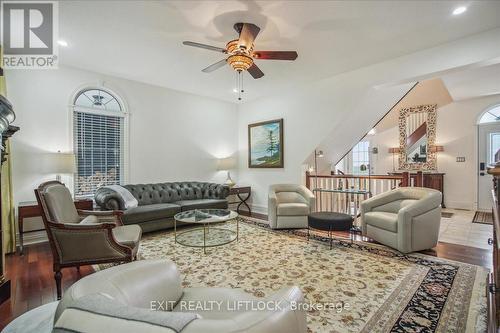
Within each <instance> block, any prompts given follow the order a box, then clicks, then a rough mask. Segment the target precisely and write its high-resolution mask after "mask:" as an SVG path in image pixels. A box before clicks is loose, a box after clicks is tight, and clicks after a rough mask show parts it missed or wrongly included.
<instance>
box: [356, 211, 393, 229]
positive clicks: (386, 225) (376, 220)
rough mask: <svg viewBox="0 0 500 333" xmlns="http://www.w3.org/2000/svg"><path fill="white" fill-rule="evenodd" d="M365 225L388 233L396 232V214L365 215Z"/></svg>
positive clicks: (374, 213)
mask: <svg viewBox="0 0 500 333" xmlns="http://www.w3.org/2000/svg"><path fill="white" fill-rule="evenodd" d="M364 215H365V217H364V218H365V223H366V224H369V225H372V226H374V227H377V228H380V229H384V230H387V231H390V232H398V214H395V213H388V212H368V213H365V214H364Z"/></svg>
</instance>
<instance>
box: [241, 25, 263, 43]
mask: <svg viewBox="0 0 500 333" xmlns="http://www.w3.org/2000/svg"><path fill="white" fill-rule="evenodd" d="M259 31H260V28H259V27H258V26H256V25H255V24H252V23H243V26H242V27H241V32H240V38H239V40H238V46H240V47H241V46H243V47H245V48H246V49H249V48H250V47H252V44H253V41H254V40H255V38H256V37H257V35H258V34H259Z"/></svg>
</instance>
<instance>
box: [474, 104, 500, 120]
mask: <svg viewBox="0 0 500 333" xmlns="http://www.w3.org/2000/svg"><path fill="white" fill-rule="evenodd" d="M496 121H500V105H496V106H494V107H492V108H490V109H488V110H486V112H484V113H483V114H482V116H481V118H480V119H479V124H485V123H494V122H496Z"/></svg>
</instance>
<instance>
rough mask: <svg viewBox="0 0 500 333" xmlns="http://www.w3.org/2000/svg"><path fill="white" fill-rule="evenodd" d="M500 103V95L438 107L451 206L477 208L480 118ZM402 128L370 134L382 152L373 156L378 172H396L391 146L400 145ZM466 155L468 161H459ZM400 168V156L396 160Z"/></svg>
mask: <svg viewBox="0 0 500 333" xmlns="http://www.w3.org/2000/svg"><path fill="white" fill-rule="evenodd" d="M494 104H500V96H498V95H496V96H489V97H482V98H473V99H468V100H463V101H457V102H452V103H450V104H448V105H445V106H443V107H441V108H439V109H438V111H437V128H436V144H437V145H442V146H444V152H441V153H438V156H437V161H438V171H439V172H443V173H445V176H444V196H445V204H446V207H447V208H459V209H475V208H476V204H477V165H478V161H477V154H478V152H477V145H478V142H477V125H476V123H477V120H478V118H479V116H480V115H481V114H482V113H483V112H484V111H485V110H486V109H487V108H488V107H490V106H491V105H494ZM398 137H399V133H398V128H397V127H393V128H390V129H388V130H386V131H384V132H380V133H377V134H376V135H373V136H369V137H368V140H369V141H370V146H371V147H378V151H379V153H378V154H376V155H372V158H373V166H374V173H376V174H386V173H387V172H390V171H392V154H390V153H388V152H387V150H388V148H389V147H398V145H399V142H398ZM457 157H465V162H457V161H456V158H457ZM395 165H396V170H397V169H398V157H397V156H396V159H395Z"/></svg>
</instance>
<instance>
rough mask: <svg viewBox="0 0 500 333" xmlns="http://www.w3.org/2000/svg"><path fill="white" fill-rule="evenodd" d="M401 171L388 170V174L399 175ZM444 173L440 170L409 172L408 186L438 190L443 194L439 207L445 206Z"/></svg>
mask: <svg viewBox="0 0 500 333" xmlns="http://www.w3.org/2000/svg"><path fill="white" fill-rule="evenodd" d="M404 174H405V173H402V172H389V175H397V176H401V175H404ZM444 175H445V174H444V173H441V172H421V171H420V172H409V173H408V177H409V179H408V184H409V185H410V186H418V187H426V188H432V189H434V190H438V191H439V192H441V193H442V194H443V197H442V198H443V200H442V201H441V207H443V208H446V206H445V204H444Z"/></svg>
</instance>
